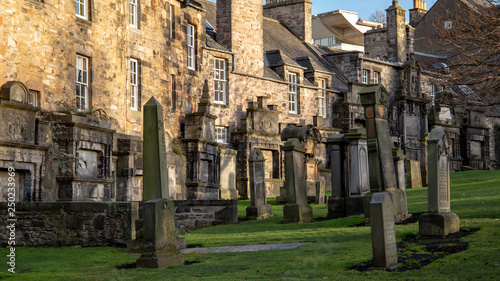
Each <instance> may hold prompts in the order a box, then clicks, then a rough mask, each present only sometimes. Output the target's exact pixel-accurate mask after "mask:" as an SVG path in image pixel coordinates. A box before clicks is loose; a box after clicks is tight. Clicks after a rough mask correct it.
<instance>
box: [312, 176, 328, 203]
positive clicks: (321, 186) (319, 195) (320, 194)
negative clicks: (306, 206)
mask: <svg viewBox="0 0 500 281" xmlns="http://www.w3.org/2000/svg"><path fill="white" fill-rule="evenodd" d="M325 193H326V179H325V178H324V177H319V180H318V182H316V200H315V203H316V204H325V203H326V200H325V199H326V198H325V197H326V195H325Z"/></svg>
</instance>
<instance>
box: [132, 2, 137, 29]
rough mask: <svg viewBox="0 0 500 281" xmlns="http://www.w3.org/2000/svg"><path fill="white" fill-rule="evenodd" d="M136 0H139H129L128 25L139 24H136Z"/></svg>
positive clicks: (134, 25)
mask: <svg viewBox="0 0 500 281" xmlns="http://www.w3.org/2000/svg"><path fill="white" fill-rule="evenodd" d="M137 1H139V0H130V26H132V27H135V28H138V27H139V25H138V24H137V22H138V19H139V16H138V11H139V9H137V7H138V5H137Z"/></svg>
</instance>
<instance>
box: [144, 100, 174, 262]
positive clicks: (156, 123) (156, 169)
mask: <svg viewBox="0 0 500 281" xmlns="http://www.w3.org/2000/svg"><path fill="white" fill-rule="evenodd" d="M166 173H167V159H166V148H165V130H164V127H163V110H162V106H161V105H160V104H159V103H158V101H156V99H155V98H154V97H152V98H151V99H150V100H149V101H148V102H147V103H146V105H145V106H144V201H146V202H145V203H144V206H143V211H144V220H143V227H142V233H143V239H142V243H143V253H142V255H141V256H140V257H139V258H138V259H137V267H144V268H163V267H166V266H168V265H178V264H183V263H184V257H183V256H182V255H181V254H180V253H179V251H178V250H177V242H176V237H175V216H174V203H173V202H172V201H170V200H168V199H166V198H168V177H167V174H166Z"/></svg>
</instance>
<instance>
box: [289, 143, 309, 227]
mask: <svg viewBox="0 0 500 281" xmlns="http://www.w3.org/2000/svg"><path fill="white" fill-rule="evenodd" d="M281 150H282V151H284V152H285V188H286V199H287V204H286V205H285V206H284V207H283V216H284V218H285V223H293V222H301V223H302V222H311V221H312V218H313V213H312V208H311V206H309V204H308V203H307V191H306V176H305V173H306V167H305V163H304V154H305V153H306V151H307V149H306V148H304V147H303V146H302V145H301V144H300V141H299V140H298V139H297V138H290V139H288V140H287V141H286V142H285V144H284V145H283V146H282V147H281Z"/></svg>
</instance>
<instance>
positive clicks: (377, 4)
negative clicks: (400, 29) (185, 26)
mask: <svg viewBox="0 0 500 281" xmlns="http://www.w3.org/2000/svg"><path fill="white" fill-rule="evenodd" d="M210 1H212V2H216V0H210ZM310 1H311V2H313V4H312V14H313V15H316V14H321V13H325V12H330V11H335V10H347V11H352V12H357V13H358V16H359V18H361V19H362V20H368V18H369V17H370V15H371V14H372V13H373V12H375V11H377V10H381V11H385V9H387V8H388V7H389V6H390V5H392V0H310ZM436 1H437V0H427V1H426V2H427V10H429V9H430V8H431V7H432V5H434V3H436ZM399 6H401V7H403V9H405V10H406V11H407V12H406V14H407V16H406V17H407V20H408V17H409V15H408V10H410V9H413V0H399Z"/></svg>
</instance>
